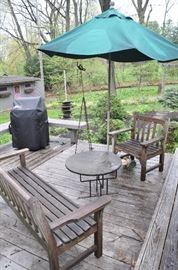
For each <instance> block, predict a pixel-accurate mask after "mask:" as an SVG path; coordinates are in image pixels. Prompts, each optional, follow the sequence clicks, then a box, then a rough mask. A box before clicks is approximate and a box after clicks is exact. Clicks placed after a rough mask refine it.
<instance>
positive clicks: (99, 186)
mask: <svg viewBox="0 0 178 270" xmlns="http://www.w3.org/2000/svg"><path fill="white" fill-rule="evenodd" d="M116 177H117V170H116V171H115V172H113V173H112V176H111V175H108V176H107V175H97V176H96V178H95V179H83V178H82V175H80V182H88V183H89V194H90V197H93V196H92V191H91V184H92V182H95V186H96V195H95V196H102V195H103V190H104V188H105V187H106V195H108V192H109V185H108V181H109V180H111V179H115V178H116Z"/></svg>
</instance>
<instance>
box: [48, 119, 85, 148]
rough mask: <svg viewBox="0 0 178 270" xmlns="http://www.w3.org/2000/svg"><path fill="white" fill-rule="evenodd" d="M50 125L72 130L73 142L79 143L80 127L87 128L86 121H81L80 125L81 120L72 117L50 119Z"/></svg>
mask: <svg viewBox="0 0 178 270" xmlns="http://www.w3.org/2000/svg"><path fill="white" fill-rule="evenodd" d="M48 122H49V126H52V127H62V128H67V129H68V130H69V131H70V135H71V144H75V143H77V132H78V130H79V129H85V128H87V124H86V122H80V126H79V121H77V120H70V119H68V120H67V119H65V120H64V119H52V118H49V119H48Z"/></svg>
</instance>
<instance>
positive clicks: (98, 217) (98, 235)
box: [94, 210, 103, 258]
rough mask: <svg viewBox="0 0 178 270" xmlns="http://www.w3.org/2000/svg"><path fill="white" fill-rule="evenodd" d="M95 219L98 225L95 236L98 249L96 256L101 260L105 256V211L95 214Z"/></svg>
mask: <svg viewBox="0 0 178 270" xmlns="http://www.w3.org/2000/svg"><path fill="white" fill-rule="evenodd" d="M94 219H95V221H96V223H97V232H95V234H94V243H95V245H96V247H97V249H96V251H95V256H96V257H97V258H99V257H101V256H102V254H103V210H101V211H98V212H97V213H95V215H94Z"/></svg>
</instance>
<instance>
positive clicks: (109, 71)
mask: <svg viewBox="0 0 178 270" xmlns="http://www.w3.org/2000/svg"><path fill="white" fill-rule="evenodd" d="M108 64H109V66H108V111H107V150H108V151H109V131H110V108H111V106H110V99H111V77H112V76H111V68H112V67H111V55H110V54H109V62H108Z"/></svg>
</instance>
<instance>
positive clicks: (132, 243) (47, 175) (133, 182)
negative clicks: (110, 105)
mask: <svg viewBox="0 0 178 270" xmlns="http://www.w3.org/2000/svg"><path fill="white" fill-rule="evenodd" d="M93 146H94V149H95V150H106V146H104V145H93ZM86 149H88V145H87V144H86V143H84V142H80V143H79V145H78V152H79V151H84V150H86ZM63 150H65V151H63ZM63 150H62V151H63V152H61V151H56V152H55V153H53V154H52V155H51V156H50V155H49V156H48V154H47V152H46V153H45V158H43V150H42V151H41V153H40V151H39V153H38V152H34V153H31V154H30V155H29V156H28V159H27V166H29V167H31V168H32V169H33V170H34V172H35V173H37V174H38V175H40V176H41V177H43V179H44V180H45V181H47V182H48V183H50V184H51V185H52V186H54V187H55V188H57V189H59V190H60V191H62V192H63V193H64V194H65V195H67V196H68V197H69V198H72V200H74V201H75V202H76V203H78V204H80V205H84V204H85V203H87V202H89V201H93V200H95V199H96V198H95V197H92V198H88V195H89V188H88V183H80V181H79V176H78V175H76V174H74V173H71V172H69V171H68V170H67V169H66V168H65V160H66V159H67V158H68V157H69V156H70V155H73V154H74V152H75V146H72V147H69V148H67V149H63ZM44 152H45V151H44ZM47 156H48V158H47ZM36 159H40V162H37V163H36V164H35V160H36ZM170 160H171V155H166V161H165V170H164V172H163V173H160V172H158V170H154V171H151V172H150V173H148V174H147V179H146V181H145V182H141V181H140V165H139V162H137V165H136V167H135V168H134V169H132V170H128V169H126V168H121V169H119V170H118V177H117V179H115V180H111V181H109V192H110V193H114V194H112V195H111V196H112V202H111V204H110V205H108V206H107V207H106V209H105V212H104V226H103V230H104V250H103V256H102V258H100V259H96V258H95V257H94V256H93V255H90V256H89V257H88V258H86V259H85V260H84V261H83V262H81V263H80V264H78V265H76V266H75V267H73V269H75V270H79V269H82V270H84V269H85V270H90V269H92V270H95V269H97V270H98V269H104V270H105V269H110V270H115V269H117V270H131V269H133V267H134V265H135V262H136V260H137V257H138V254H139V252H140V249H141V246H142V244H143V241H144V238H145V235H146V232H147V230H148V227H149V224H150V221H151V218H152V215H153V212H154V209H155V207H156V203H157V201H158V198H159V195H160V193H161V189H162V185H163V183H164V179H165V176H166V173H167V169H168V167H169V164H170ZM155 161H156V159H155V158H154V159H152V160H150V161H149V162H150V164H151V165H152V164H154V163H155ZM16 162H17V160H16V161H15V163H16ZM12 163H13V160H11V162H10V163H7V162H6V163H3V164H2V166H4V167H9V166H11V164H12ZM0 166H1V164H0ZM94 190H95V187H94V185H92V192H93V193H94ZM86 197H87V198H86ZM91 241H92V238H89V239H86V240H85V241H83V242H81V243H80V245H78V246H77V247H74V248H73V249H72V250H71V251H69V252H67V253H66V255H65V256H64V257H63V261H65V260H68V259H69V258H70V256H75V254H76V252H78V251H79V250H83V249H85V247H86V246H88V245H89V243H90V242H91ZM8 243H10V244H8ZM4 246H5V247H6V248H5V249H4ZM16 249H19V250H20V251H19V254H22V255H23V256H24V259H25V260H26V261H27V263H26V264H24V261H23V260H22V261H21V260H19V261H17V260H18V259H19V258H20V257H18V255H16V256H15V255H14V254H13V250H16ZM11 251H12V252H11ZM17 254H18V252H17ZM27 254H29V256H26V255H27ZM19 256H20V255H19ZM12 265H13V267H14V268H13V267H12ZM5 269H8V270H11V269H13V270H24V269H28V270H36V269H38V270H41V269H44V270H47V269H49V266H48V263H47V256H46V254H45V251H44V250H43V249H42V248H41V246H40V245H39V244H38V243H37V241H36V240H34V239H33V236H32V235H31V234H30V233H29V232H28V231H27V229H26V228H25V227H24V225H23V224H21V222H20V221H19V220H18V218H17V217H16V216H15V215H14V214H13V213H12V211H11V209H10V208H9V207H8V206H7V205H6V203H5V202H3V200H2V199H1V198H0V270H5Z"/></svg>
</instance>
